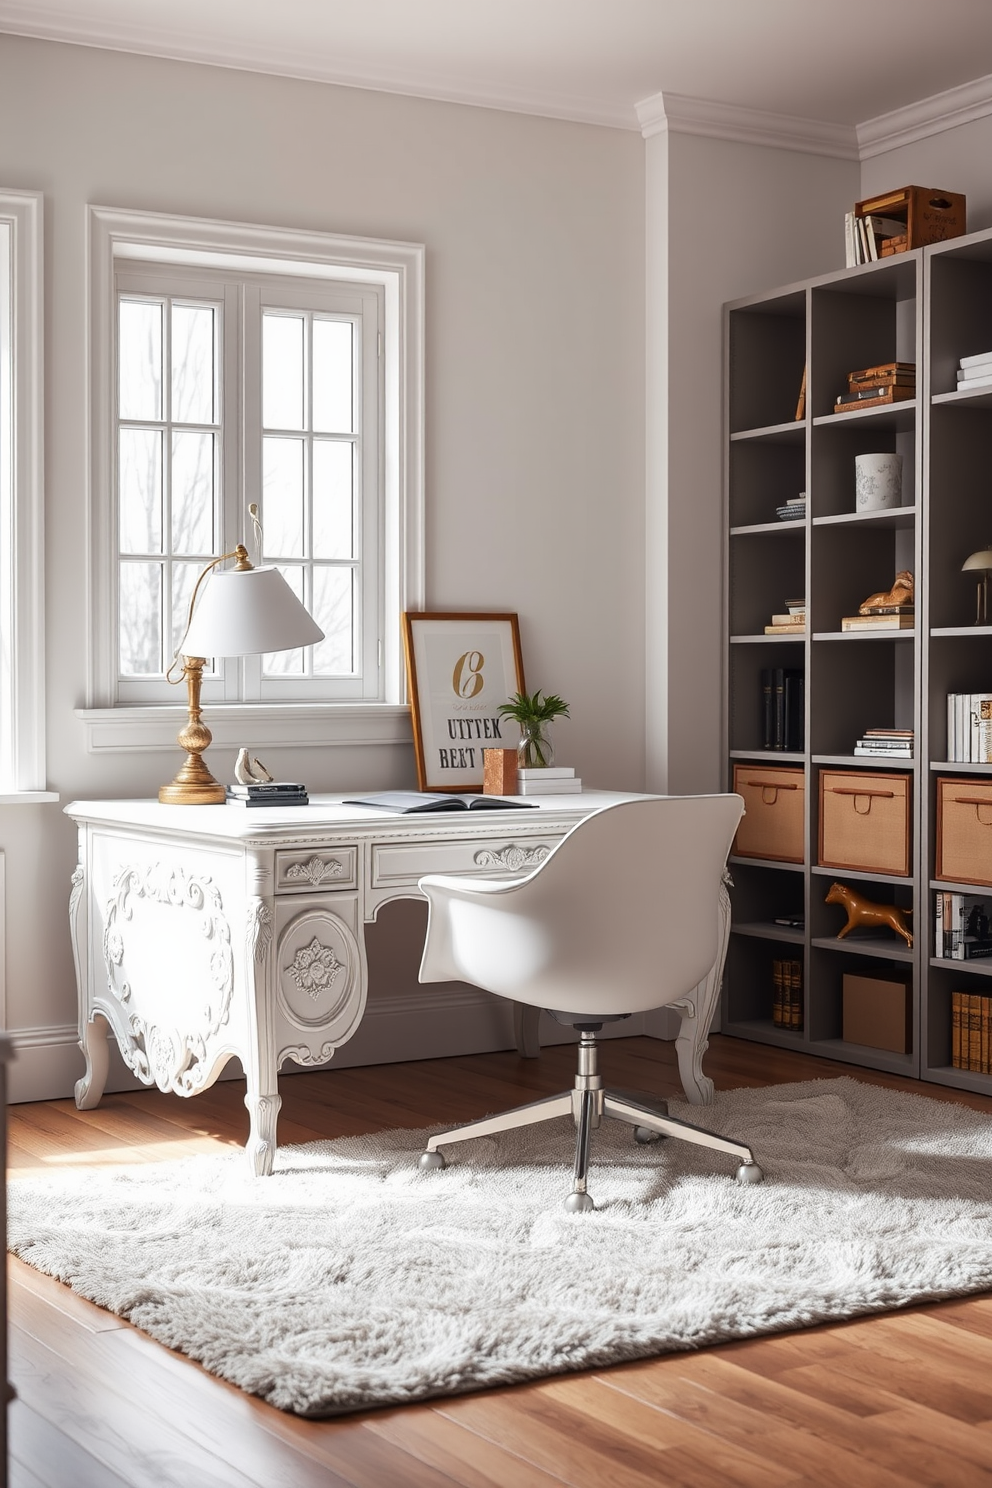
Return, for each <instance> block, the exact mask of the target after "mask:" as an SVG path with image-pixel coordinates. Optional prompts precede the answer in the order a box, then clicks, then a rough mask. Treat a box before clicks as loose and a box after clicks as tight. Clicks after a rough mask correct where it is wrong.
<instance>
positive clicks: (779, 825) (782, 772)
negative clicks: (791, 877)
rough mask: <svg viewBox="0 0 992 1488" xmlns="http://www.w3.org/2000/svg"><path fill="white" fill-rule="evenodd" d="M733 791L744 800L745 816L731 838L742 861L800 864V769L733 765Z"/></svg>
mask: <svg viewBox="0 0 992 1488" xmlns="http://www.w3.org/2000/svg"><path fill="white" fill-rule="evenodd" d="M734 790H735V791H736V792H737V794H738V795H739V796H743V798H744V816H743V817H742V819H741V824H740V826H739V827H738V828H737V836H736V837H735V839H734V849H733V850H734V853H735V854H736V855H737V856H738V857H741V858H769V859H771V861H773V862H778V863H801V862H802V861H803V858H804V856H805V854H804V849H803V819H804V817H805V813H806V777H805V774H804V772H803V770H802V768H801V767H800V768H797V767H792V768H791V769H790V768H789V767H788V766H784V765H780V766H768V765H735V766H734Z"/></svg>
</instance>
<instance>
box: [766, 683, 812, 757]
mask: <svg viewBox="0 0 992 1488" xmlns="http://www.w3.org/2000/svg"><path fill="white" fill-rule="evenodd" d="M761 719H762V737H761V747H762V749H778V750H785V751H787V752H788V753H793V754H799V753H801V752H802V750H803V748H804V740H805V720H806V699H805V676H804V674H803V673H802V672H801V671H798V670H796V669H794V668H787V667H763V668H762V671H761Z"/></svg>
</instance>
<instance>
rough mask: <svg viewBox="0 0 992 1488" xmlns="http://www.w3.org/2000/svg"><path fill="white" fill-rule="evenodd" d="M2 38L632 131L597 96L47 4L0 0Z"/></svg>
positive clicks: (632, 122)
mask: <svg viewBox="0 0 992 1488" xmlns="http://www.w3.org/2000/svg"><path fill="white" fill-rule="evenodd" d="M3 33H7V34H8V35H13V36H24V37H28V38H32V39H34V40H38V41H60V42H65V43H68V44H70V45H73V46H88V47H99V48H101V49H102V50H104V51H112V52H130V53H134V54H137V55H139V56H146V57H161V58H163V59H165V60H166V61H170V62H196V63H200V64H202V65H204V66H208V67H227V68H231V69H232V70H234V71H236V72H260V73H267V74H271V75H274V76H276V77H287V78H294V79H296V80H298V81H300V82H310V83H329V84H332V85H334V86H337V87H343V88H362V89H366V90H368V91H370V92H374V93H394V94H398V95H400V96H403V97H408V98H423V99H428V100H430V101H432V102H437V103H457V104H462V105H465V106H467V107H473V108H491V109H499V110H501V111H502V112H504V113H514V114H534V115H537V116H538V117H540V118H547V119H562V120H564V121H566V122H569V123H575V124H598V125H603V126H606V127H607V128H611V129H630V130H635V129H637V127H638V125H637V119H636V116H635V113H634V110H633V109H632V108H628V107H625V106H620V105H616V104H610V103H606V102H603V101H602V100H600V99H593V98H588V97H580V96H578V95H571V94H556V93H546V92H541V91H531V90H527V89H523V88H520V89H518V88H496V87H492V86H491V85H489V84H482V83H479V84H467V85H465V86H453V85H452V83H451V80H450V79H449V78H442V77H438V76H435V77H433V78H432V77H425V76H424V74H423V73H422V72H418V73H417V75H416V76H413V75H411V74H409V73H406V72H404V71H403V69H402V68H388V67H378V68H373V69H366V68H363V67H362V66H361V65H360V64H358V63H349V62H347V61H344V60H342V59H340V58H335V60H334V62H333V64H330V63H325V62H323V61H322V60H321V59H320V58H319V57H317V56H315V54H314V52H313V51H312V50H310V49H307V48H305V47H299V48H294V47H292V46H290V47H286V48H283V49H282V50H281V51H280V50H276V49H274V48H272V47H270V46H262V45H252V44H251V43H246V42H244V41H239V40H236V39H234V38H233V37H228V36H225V37H200V36H193V35H190V34H189V33H186V32H181V31H178V30H172V29H167V28H164V27H156V28H155V29H154V30H151V29H149V28H146V27H143V26H140V25H135V24H133V23H131V24H124V25H115V26H109V25H107V24H106V23H104V22H100V21H94V20H92V19H89V18H87V17H85V16H82V15H79V14H75V13H72V14H70V13H69V12H67V11H62V10H58V9H57V8H56V7H54V6H47V5H36V4H34V3H32V0H0V34H3Z"/></svg>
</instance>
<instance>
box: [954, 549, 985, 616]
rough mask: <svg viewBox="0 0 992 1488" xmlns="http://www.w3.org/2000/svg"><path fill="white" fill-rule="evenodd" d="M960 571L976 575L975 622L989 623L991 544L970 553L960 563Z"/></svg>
mask: <svg viewBox="0 0 992 1488" xmlns="http://www.w3.org/2000/svg"><path fill="white" fill-rule="evenodd" d="M961 572H962V573H974V574H977V575H978V593H977V596H976V601H975V624H976V625H988V623H989V574H990V573H992V544H990V546H989V547H987V548H983V549H982V550H981V552H979V553H972V555H971V557H970V558H966V559H965V560H964V562H963V563H962V565H961Z"/></svg>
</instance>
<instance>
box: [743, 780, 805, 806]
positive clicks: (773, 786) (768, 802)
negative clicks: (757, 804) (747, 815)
mask: <svg viewBox="0 0 992 1488" xmlns="http://www.w3.org/2000/svg"><path fill="white" fill-rule="evenodd" d="M747 784H748V785H754V786H760V787H761V804H762V806H774V805H775V802H776V801H777V800H778V793H779V791H782V790H798V789H799V787H798V785H793V784H790V783H786V782H783V783H782V784H781V785H779V784H777V783H776V782H775V781H772V780H749V781H747ZM769 792H770V794H769Z"/></svg>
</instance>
